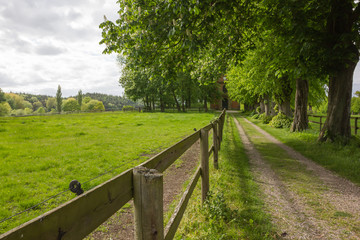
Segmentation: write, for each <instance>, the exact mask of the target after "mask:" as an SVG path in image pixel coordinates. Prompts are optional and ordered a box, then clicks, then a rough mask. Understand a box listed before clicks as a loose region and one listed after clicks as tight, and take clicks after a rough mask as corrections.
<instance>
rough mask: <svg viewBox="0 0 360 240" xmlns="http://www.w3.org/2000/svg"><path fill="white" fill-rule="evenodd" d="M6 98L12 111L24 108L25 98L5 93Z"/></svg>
mask: <svg viewBox="0 0 360 240" xmlns="http://www.w3.org/2000/svg"><path fill="white" fill-rule="evenodd" d="M5 98H6V101H7V102H8V103H9V104H10V106H11V108H12V109H22V108H24V98H23V97H22V96H20V95H17V94H15V93H5Z"/></svg>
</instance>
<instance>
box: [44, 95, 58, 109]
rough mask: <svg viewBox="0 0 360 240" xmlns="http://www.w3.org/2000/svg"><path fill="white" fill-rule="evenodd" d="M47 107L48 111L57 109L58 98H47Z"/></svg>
mask: <svg viewBox="0 0 360 240" xmlns="http://www.w3.org/2000/svg"><path fill="white" fill-rule="evenodd" d="M46 108H47V109H48V111H51V110H52V109H56V98H53V97H49V98H48V99H47V100H46Z"/></svg>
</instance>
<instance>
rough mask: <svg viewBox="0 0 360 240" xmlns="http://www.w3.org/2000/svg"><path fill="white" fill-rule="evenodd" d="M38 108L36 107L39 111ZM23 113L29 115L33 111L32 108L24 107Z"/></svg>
mask: <svg viewBox="0 0 360 240" xmlns="http://www.w3.org/2000/svg"><path fill="white" fill-rule="evenodd" d="M39 109H40V108H39ZM39 109H38V111H39ZM24 113H25V115H30V114H32V113H33V110H32V108H25V109H24Z"/></svg>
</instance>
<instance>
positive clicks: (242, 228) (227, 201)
mask: <svg viewBox="0 0 360 240" xmlns="http://www.w3.org/2000/svg"><path fill="white" fill-rule="evenodd" d="M219 157H220V159H219V165H220V166H219V170H215V169H214V168H213V167H212V166H211V167H210V189H211V192H210V194H209V198H208V201H207V202H206V203H205V204H204V205H203V206H202V204H201V191H200V184H198V186H197V188H196V189H195V191H194V193H193V195H192V197H191V199H190V202H189V206H188V209H187V210H186V212H185V215H184V218H183V220H182V222H181V225H180V227H179V229H178V231H177V234H176V236H175V239H214V240H215V239H216V240H217V239H273V238H274V235H275V234H274V231H273V227H272V225H271V222H270V217H269V215H268V214H266V213H265V211H264V210H265V207H264V203H263V202H262V200H261V199H262V196H261V194H260V192H259V189H258V186H257V184H256V183H255V182H254V181H253V177H252V175H251V172H250V167H249V162H248V158H247V156H246V154H245V152H244V148H243V146H242V143H241V141H240V137H239V134H238V132H237V129H236V126H235V125H234V122H233V121H232V119H231V118H230V119H229V118H228V119H227V122H226V124H225V128H224V139H223V142H222V149H221V151H220V155H219Z"/></svg>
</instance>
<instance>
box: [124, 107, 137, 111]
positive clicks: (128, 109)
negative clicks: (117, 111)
mask: <svg viewBox="0 0 360 240" xmlns="http://www.w3.org/2000/svg"><path fill="white" fill-rule="evenodd" d="M122 110H123V111H124V112H126V111H134V110H135V108H134V107H133V106H123V108H122Z"/></svg>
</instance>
